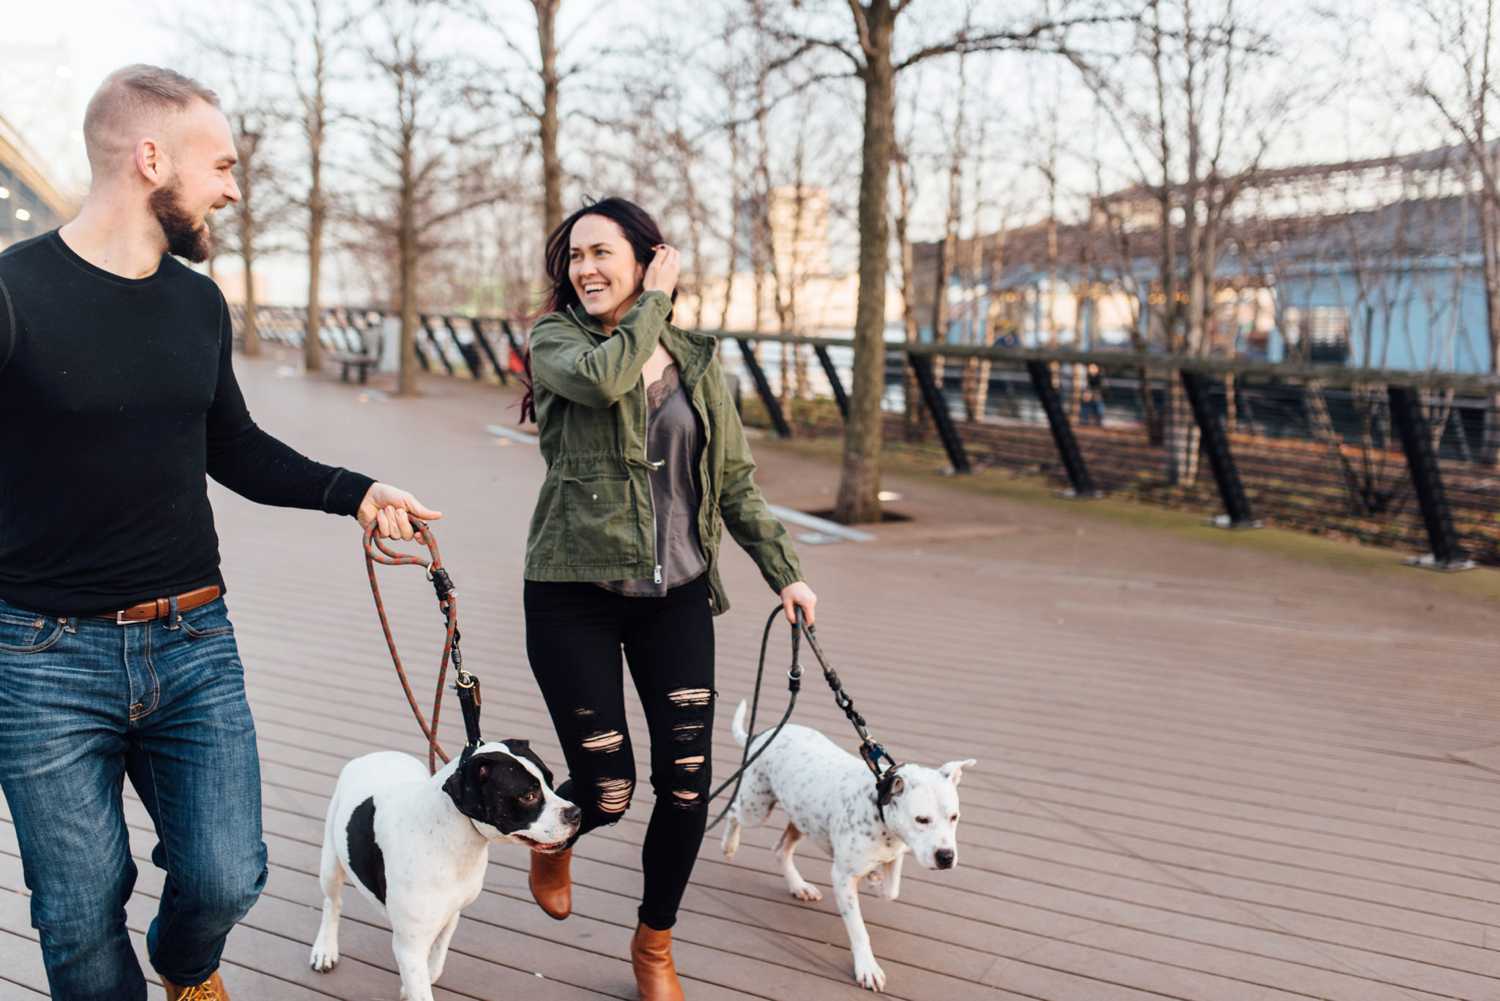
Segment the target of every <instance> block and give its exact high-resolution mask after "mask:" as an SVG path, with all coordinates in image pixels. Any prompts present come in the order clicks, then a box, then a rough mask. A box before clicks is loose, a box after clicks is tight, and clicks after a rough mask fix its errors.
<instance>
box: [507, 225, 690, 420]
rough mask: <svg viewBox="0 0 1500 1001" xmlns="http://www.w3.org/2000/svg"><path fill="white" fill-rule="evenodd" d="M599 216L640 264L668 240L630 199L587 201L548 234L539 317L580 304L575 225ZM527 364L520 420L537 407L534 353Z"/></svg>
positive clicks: (530, 415)
mask: <svg viewBox="0 0 1500 1001" xmlns="http://www.w3.org/2000/svg"><path fill="white" fill-rule="evenodd" d="M589 215H597V216H603V217H604V218H606V219H609V220H610V221H612V222H614V223H615V225H617V226H619V227H620V230H621V231H622V232H623V233H624V234H625V240H626V242H627V243H629V244H630V249H631V251H632V252H633V253H634V254H635V261H636V263H637V264H650V263H651V259H652V258H653V257H655V256H656V248H657V247H658V246H660V245H661V244H663V243H666V242H667V241H666V239H665V238H664V237H663V236H662V235H661V227H660V226H658V225H656V220H655V219H653V218H651V213H649V212H647V211H646V210H645V209H643V208H641V207H640V206H639V205H637V204H636V203H635V202H632V201H630V200H629V199H625V198H620V197H618V196H611V197H609V198H601V199H599V200H598V201H596V202H588V203H586V204H585V205H584V206H583V208H581V209H579V210H578V211H576V212H574V213H573V214H572V215H570V216H568V217H567V218H566V219H564V220H563V221H562V222H561V223H559V224H558V226H557V228H556V229H554V230H553V231H552V232H551V233H549V234H548V236H547V250H546V262H547V281H548V283H549V285H550V288H549V289H548V291H547V297H546V299H545V301H544V302H543V304H542V309H541V312H539V313H538V314H537V315H536V317H533V319H535V318H537V317H541V316H544V315H546V314H547V313H560V312H562V311H563V310H565V309H567V308H569V307H570V306H580V305H582V303H581V302H580V301H579V299H578V290H577V289H575V288H574V287H573V279H572V276H571V275H569V274H568V268H569V265H570V264H571V263H572V260H571V259H572V250H573V226H574V224H575V223H577V222H578V220H580V219H582V218H583V217H584V216H589ZM672 301H673V302H676V301H677V290H676V289H673V290H672ZM523 361H524V362H525V366H526V376H525V382H526V395H525V396H523V397H522V398H521V422H522V423H525V422H526V421H528V420H529V421H531V422H532V423H535V422H536V407H535V406H534V404H533V402H532V393H531V352H530V351H528V352H527V353H526V357H525V358H524V359H523Z"/></svg>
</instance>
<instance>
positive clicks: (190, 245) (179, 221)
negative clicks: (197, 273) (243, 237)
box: [147, 179, 213, 264]
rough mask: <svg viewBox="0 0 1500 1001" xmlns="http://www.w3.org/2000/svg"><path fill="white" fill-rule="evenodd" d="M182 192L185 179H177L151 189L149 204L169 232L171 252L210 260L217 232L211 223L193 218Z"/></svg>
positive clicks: (194, 260) (192, 258)
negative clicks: (211, 229) (207, 224)
mask: <svg viewBox="0 0 1500 1001" xmlns="http://www.w3.org/2000/svg"><path fill="white" fill-rule="evenodd" d="M181 195H182V183H181V182H180V181H178V180H176V179H173V181H172V182H171V183H170V184H167V185H165V186H163V187H160V188H157V189H156V190H155V191H153V192H151V197H150V199H149V200H148V202H147V204H148V205H150V207H151V214H152V215H154V216H156V221H157V223H159V224H160V225H161V231H162V232H163V233H164V234H166V237H167V253H169V254H171V255H172V256H173V257H181V258H183V259H184V260H188V261H192V262H193V263H194V264H197V263H200V262H202V261H206V260H208V255H209V254H211V253H212V252H213V235H212V234H211V233H209V231H208V226H206V225H199V224H195V223H194V222H193V217H192V216H191V215H190V214H189V213H188V211H187V210H186V209H184V208H183V207H182V199H181Z"/></svg>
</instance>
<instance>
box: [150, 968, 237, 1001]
mask: <svg viewBox="0 0 1500 1001" xmlns="http://www.w3.org/2000/svg"><path fill="white" fill-rule="evenodd" d="M161 985H162V986H163V987H165V988H166V989H167V1001H229V992H228V991H226V990H225V989H224V981H222V980H220V979H219V974H218V972H217V971H216V972H215V973H214V975H213V976H211V977H209V978H208V979H207V980H205V981H203V983H201V984H195V985H193V986H192V987H178V986H177V985H176V984H174V983H172V981H170V980H168V979H167V978H166V977H162V978H161Z"/></svg>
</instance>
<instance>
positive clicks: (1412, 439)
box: [1386, 384, 1473, 570]
mask: <svg viewBox="0 0 1500 1001" xmlns="http://www.w3.org/2000/svg"><path fill="white" fill-rule="evenodd" d="M1386 394H1387V396H1389V397H1390V401H1391V423H1392V424H1393V425H1395V429H1396V434H1397V435H1398V436H1399V437H1400V438H1401V450H1402V451H1403V452H1405V453H1406V465H1407V468H1408V469H1409V470H1410V471H1411V482H1412V485H1413V486H1414V487H1416V490H1417V503H1418V504H1419V505H1420V506H1421V508H1422V521H1423V523H1424V524H1425V525H1426V527H1427V539H1428V541H1429V542H1430V543H1431V544H1432V554H1431V556H1430V557H1429V558H1428V559H1425V560H1419V561H1418V562H1419V563H1421V564H1422V565H1426V566H1436V567H1438V568H1440V569H1443V570H1466V569H1468V568H1469V567H1472V566H1473V563H1471V562H1470V561H1469V559H1468V557H1467V556H1466V555H1465V554H1464V550H1463V547H1462V546H1461V545H1460V544H1459V541H1458V533H1457V532H1456V531H1454V529H1453V514H1452V512H1451V511H1450V510H1449V508H1448V497H1447V495H1446V494H1445V493H1444V492H1443V477H1442V471H1441V470H1440V469H1439V468H1438V461H1437V454H1436V452H1435V451H1434V450H1433V447H1432V440H1431V439H1430V438H1428V436H1427V422H1426V420H1424V419H1423V416H1422V404H1421V401H1420V400H1419V398H1418V396H1417V391H1416V389H1415V388H1413V387H1411V386H1399V385H1395V384H1392V385H1389V386H1387V387H1386Z"/></svg>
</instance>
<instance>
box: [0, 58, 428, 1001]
mask: <svg viewBox="0 0 1500 1001" xmlns="http://www.w3.org/2000/svg"><path fill="white" fill-rule="evenodd" d="M84 140H85V143H86V146H87V149H88V156H89V164H90V167H91V169H92V173H93V183H92V185H91V188H90V190H89V194H88V197H87V199H86V200H85V202H84V204H83V208H82V210H81V211H80V212H79V214H78V217H77V218H76V219H74V220H73V221H72V222H69V223H68V224H67V225H65V226H63V227H62V229H61V230H58V231H55V232H51V233H48V234H46V235H44V236H41V237H37V238H36V239H33V240H29V241H26V242H24V243H21V244H18V245H16V246H14V247H11V248H9V249H8V250H7V251H5V253H3V254H0V787H3V789H4V793H5V798H6V801H7V803H8V804H9V807H10V812H11V816H12V818H13V820H14V824H15V834H16V838H17V840H18V841H19V843H20V850H21V858H22V863H23V866H24V870H25V877H26V885H27V886H28V887H29V888H30V890H31V894H32V898H31V914H32V924H33V925H34V926H35V927H36V929H37V931H38V932H39V934H40V937H41V945H42V955H43V959H44V960H45V963H46V967H47V979H48V983H49V984H50V986H51V989H52V997H53V998H54V999H56V1001H106V999H107V1001H143V999H144V998H145V997H146V982H145V978H144V976H143V975H142V972H141V968H140V964H139V963H138V962H137V960H136V957H135V952H134V950H133V949H132V947H131V942H130V938H129V935H128V934H127V932H126V927H125V902H126V900H127V899H128V897H129V896H130V892H131V888H132V886H133V885H134V882H135V877H136V867H135V865H134V863H133V862H132V861H131V857H130V846H129V841H128V838H127V834H126V825H125V815H124V811H123V805H122V801H121V787H122V784H123V781H124V778H125V776H127V775H128V776H129V778H130V781H131V784H132V785H133V786H134V787H135V789H136V791H137V793H138V794H139V795H140V798H141V800H142V801H143V802H144V803H145V806H146V809H147V810H148V811H149V812H150V815H151V819H152V821H153V823H154V824H155V827H156V832H157V836H158V838H159V842H158V844H157V845H156V848H155V850H154V851H153V852H152V856H151V858H152V862H153V863H155V864H156V865H157V866H158V867H159V868H162V869H164V870H165V873H166V875H165V883H164V885H163V888H162V893H161V904H160V907H159V909H158V912H157V915H156V918H155V919H154V920H153V921H152V922H151V926H150V929H149V931H148V932H147V935H146V943H147V951H148V953H149V956H150V960H151V964H152V965H153V966H154V967H155V968H156V970H157V972H158V973H159V974H160V976H161V978H162V981H163V983H164V984H165V986H166V993H167V997H168V998H169V999H171V1001H222V999H224V998H227V994H226V993H225V992H224V988H223V985H222V983H221V982H220V980H219V975H218V973H217V969H218V966H219V958H220V955H221V953H222V952H223V948H224V940H225V937H226V936H227V935H228V934H229V930H230V929H231V928H232V927H233V926H234V924H235V922H237V921H238V920H239V919H240V918H241V917H243V916H244V914H245V913H246V912H247V911H248V910H249V909H250V906H251V904H253V903H254V902H255V899H256V897H257V896H258V895H259V893H260V890H261V887H262V886H263V885H264V882H265V877H266V850H265V845H264V844H263V843H262V841H261V826H260V773H259V759H258V756H257V753H256V746H255V730H254V724H253V722H252V720H251V717H250V711H249V707H248V705H247V704H246V702H245V693H244V685H243V668H242V666H241V664H240V660H239V654H238V651H237V650H236V647H235V641H234V637H233V632H232V627H231V626H230V623H229V619H228V617H227V614H226V612H225V608H224V603H223V600H222V598H220V593H221V591H222V590H223V587H224V580H223V578H222V577H221V576H220V573H219V553H218V538H217V536H216V535H215V534H214V525H213V513H212V511H211V510H210V508H209V503H208V494H207V489H206V481H205V478H204V477H205V473H206V474H207V475H209V476H212V477H213V478H214V479H216V480H218V481H219V482H220V483H223V484H224V485H225V486H227V487H229V488H230V489H231V490H234V491H235V492H237V493H239V494H242V495H243V496H245V497H248V498H250V499H251V500H254V501H258V502H260V503H263V504H274V505H278V506H282V507H300V508H310V509H316V510H323V511H327V512H329V513H332V514H345V515H350V514H352V515H355V516H356V517H357V518H358V519H359V521H360V522H361V524H364V525H368V524H369V523H370V522H372V521H373V522H376V523H377V525H378V528H379V531H380V533H381V534H382V535H384V536H386V537H400V538H410V537H411V534H412V526H411V521H410V518H411V517H412V516H416V517H419V518H429V519H431V518H438V517H441V515H440V514H438V513H437V512H435V511H429V510H427V509H426V508H424V507H423V506H422V505H421V504H420V503H419V502H418V501H417V500H416V498H414V497H413V496H412V495H411V494H409V493H406V492H405V491H402V490H397V489H395V488H394V487H390V486H386V485H384V484H380V483H375V482H373V481H372V480H371V479H370V478H369V477H366V476H361V475H359V474H357V473H353V472H350V471H348V470H344V469H337V468H333V467H330V466H324V465H320V464H319V463H316V462H313V461H312V460H310V459H307V458H305V457H303V456H302V455H299V454H298V453H297V452H295V451H293V450H292V449H291V448H289V447H287V446H286V445H284V444H282V443H281V442H279V441H277V440H276V439H275V438H272V437H271V436H270V435H268V434H266V433H265V432H264V431H262V430H260V429H259V428H258V427H257V426H256V425H255V423H254V421H252V420H251V419H250V414H249V412H248V411H247V410H246V408H245V402H244V399H243V397H242V396H241V394H240V389H239V386H238V384H237V383H236V381H235V378H234V372H233V369H232V368H231V366H230V358H231V331H230V321H229V310H228V307H227V306H226V305H225V302H224V298H223V296H222V295H221V294H220V293H219V291H218V289H217V288H216V287H215V286H214V285H213V283H212V282H210V281H209V280H208V279H207V278H204V277H202V276H201V275H198V274H197V273H195V272H193V271H192V270H191V269H189V268H187V267H186V266H184V265H183V264H181V263H180V262H178V261H176V260H174V259H173V257H171V256H168V255H177V256H179V257H184V258H187V259H188V260H190V261H202V260H204V259H205V258H206V257H207V256H208V251H209V246H210V243H209V235H208V230H207V224H206V220H207V217H208V215H209V213H210V212H212V211H214V210H216V209H219V208H222V207H224V206H225V205H227V204H228V203H230V202H233V201H236V200H237V199H238V198H239V189H238V188H237V187H236V185H235V181H234V177H233V174H232V172H231V168H232V167H233V166H234V163H235V146H234V141H233V139H232V137H231V135H230V130H229V123H228V122H227V121H226V119H225V118H224V115H223V114H222V113H221V112H220V111H219V109H218V100H217V98H216V97H215V96H214V94H213V92H211V91H209V90H206V89H205V88H204V87H202V86H201V85H200V84H197V83H195V82H193V81H192V80H189V79H187V78H186V77H183V76H181V75H179V74H177V73H173V72H171V71H170V70H165V69H158V68H156V67H151V66H130V67H127V68H125V69H122V70H119V71H118V72H116V73H114V74H112V75H111V76H110V77H109V78H108V79H107V80H105V81H104V83H103V85H102V86H101V87H100V88H99V90H98V92H97V93H96V94H95V95H94V97H93V99H92V100H91V101H90V103H89V107H88V112H87V114H86V116H85V118H84Z"/></svg>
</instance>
